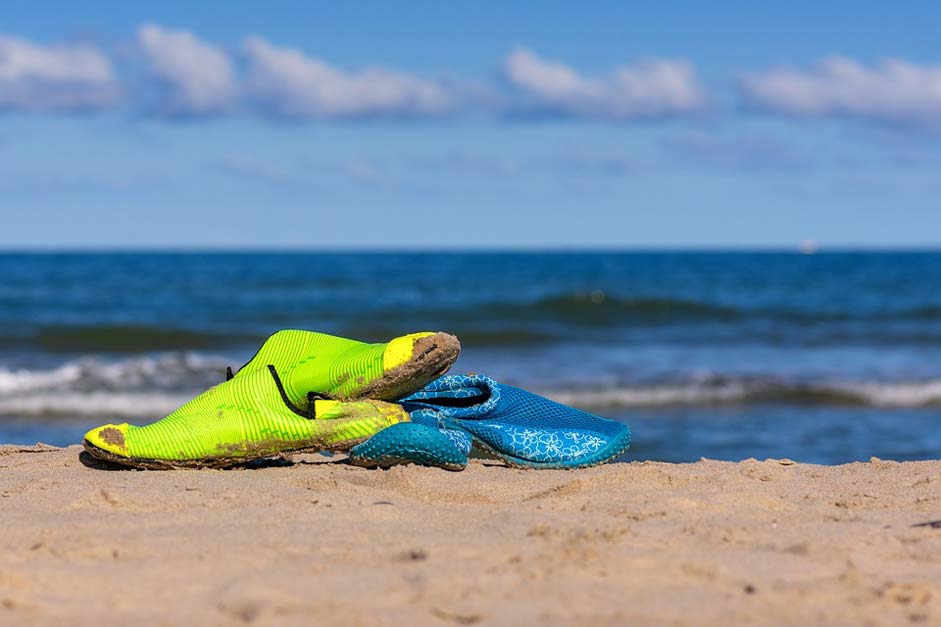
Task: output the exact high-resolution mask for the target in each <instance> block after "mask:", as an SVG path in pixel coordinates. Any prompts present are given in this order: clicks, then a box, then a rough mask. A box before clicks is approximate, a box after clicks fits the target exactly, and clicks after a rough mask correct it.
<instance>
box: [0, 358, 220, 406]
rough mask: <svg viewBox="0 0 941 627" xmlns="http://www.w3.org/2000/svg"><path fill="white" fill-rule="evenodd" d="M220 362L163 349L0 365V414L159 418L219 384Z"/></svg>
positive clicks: (214, 359) (218, 359) (215, 359)
mask: <svg viewBox="0 0 941 627" xmlns="http://www.w3.org/2000/svg"><path fill="white" fill-rule="evenodd" d="M226 363H227V362H226V360H224V359H222V358H219V357H214V356H206V355H199V354H196V353H168V354H164V355H157V356H151V357H136V358H131V359H124V360H120V361H111V362H109V361H104V360H101V359H98V358H82V359H78V360H76V361H72V362H68V363H66V364H63V365H61V366H58V367H56V368H51V369H47V370H28V369H10V368H0V415H6V416H11V415H14V416H33V415H36V416H39V415H42V416H55V415H62V416H70V415H71V416H80V415H92V414H95V415H103V416H123V415H126V416H129V417H130V416H142V417H153V416H161V415H164V414H167V413H169V412H170V411H172V410H173V409H175V408H176V407H178V406H180V405H181V404H183V403H184V402H186V401H187V400H188V399H190V398H192V397H193V396H194V395H195V394H196V393H198V392H200V391H202V390H204V389H206V388H208V387H209V386H210V385H213V384H215V383H218V382H220V381H221V380H222V376H223V371H224V368H225V365H226Z"/></svg>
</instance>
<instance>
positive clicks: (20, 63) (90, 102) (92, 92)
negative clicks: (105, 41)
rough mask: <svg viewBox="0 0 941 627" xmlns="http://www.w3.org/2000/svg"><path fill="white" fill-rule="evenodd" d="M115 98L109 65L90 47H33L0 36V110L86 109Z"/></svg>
mask: <svg viewBox="0 0 941 627" xmlns="http://www.w3.org/2000/svg"><path fill="white" fill-rule="evenodd" d="M118 97H119V91H118V86H117V83H116V81H115V79H114V75H113V73H112V69H111V63H110V61H109V60H108V57H106V56H105V55H104V54H103V53H102V52H100V51H99V50H98V49H96V48H94V47H93V46H90V45H84V44H70V45H59V46H39V45H36V44H34V43H31V42H29V41H26V40H25V39H19V38H16V37H8V36H3V35H0V108H7V109H20V110H25V111H63V110H65V111H68V110H87V109H97V108H102V107H107V106H110V105H112V104H114V103H115V102H116V101H117V100H118Z"/></svg>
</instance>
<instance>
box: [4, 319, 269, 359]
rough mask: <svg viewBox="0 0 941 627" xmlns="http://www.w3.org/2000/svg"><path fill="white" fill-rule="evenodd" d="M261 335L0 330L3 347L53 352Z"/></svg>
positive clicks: (154, 329) (188, 344) (209, 342)
mask: <svg viewBox="0 0 941 627" xmlns="http://www.w3.org/2000/svg"><path fill="white" fill-rule="evenodd" d="M259 338H260V336H259V335H253V334H246V333H223V332H221V331H196V330H190V329H182V328H174V327H160V326H148V325H139V324H104V325H63V326H49V327H39V328H37V329H35V330H34V331H32V332H30V333H16V334H0V348H19V347H33V348H38V349H40V350H43V351H47V352H50V353H56V352H88V351H95V352H101V353H128V352H142V351H155V350H183V349H190V350H196V349H211V348H221V347H226V346H235V345H238V344H240V343H244V342H250V341H251V342H254V341H257V340H259Z"/></svg>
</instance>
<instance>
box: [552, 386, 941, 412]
mask: <svg viewBox="0 0 941 627" xmlns="http://www.w3.org/2000/svg"><path fill="white" fill-rule="evenodd" d="M548 395H549V396H550V397H551V398H552V399H553V400H556V401H558V402H560V403H565V404H567V405H574V406H576V407H588V408H591V407H595V408H598V407H609V408H610V407H614V408H616V407H656V406H669V405H716V404H733V403H742V404H745V403H752V402H783V403H800V404H808V405H813V404H827V405H861V406H872V407H928V406H937V405H941V380H937V379H929V380H921V381H863V382H854V381H833V382H828V383H814V384H807V383H803V382H790V381H769V380H747V379H745V380H735V379H732V380H728V381H721V382H718V383H706V384H704V383H701V382H690V383H683V384H664V385H650V386H623V387H615V388H603V389H581V390H571V391H561V392H549V393H548Z"/></svg>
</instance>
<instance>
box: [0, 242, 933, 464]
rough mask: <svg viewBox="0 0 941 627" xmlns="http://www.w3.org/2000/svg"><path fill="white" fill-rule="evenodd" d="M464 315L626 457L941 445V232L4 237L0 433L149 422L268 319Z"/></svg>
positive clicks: (16, 437)
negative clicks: (205, 245)
mask: <svg viewBox="0 0 941 627" xmlns="http://www.w3.org/2000/svg"><path fill="white" fill-rule="evenodd" d="M282 328H302V329H311V330H316V331H321V332H325V333H331V334H337V335H343V336H347V337H351V338H357V339H362V340H365V341H370V342H379V341H385V340H388V339H390V338H392V337H394V336H397V335H402V334H405V333H410V332H415V331H421V330H444V331H449V332H451V333H454V334H456V335H458V336H459V337H460V339H461V341H462V345H463V352H462V355H461V358H460V359H459V361H458V362H457V364H456V365H455V367H454V371H455V372H469V371H472V372H478V373H484V374H488V375H490V376H492V377H494V378H495V379H497V380H498V381H501V382H504V383H509V384H513V385H517V386H520V387H524V388H527V389H529V390H531V391H533V392H537V393H539V394H543V395H546V396H548V397H550V398H552V399H555V400H557V401H559V402H563V403H567V404H570V405H574V406H576V407H580V408H582V409H585V410H588V411H591V412H594V413H597V414H599V415H602V416H606V417H609V418H612V419H614V420H619V421H622V422H625V423H628V424H629V425H630V426H631V428H632V433H633V444H632V446H631V448H630V449H629V450H628V452H627V453H626V454H625V455H624V457H623V459H626V460H665V461H676V462H681V461H694V460H698V459H700V458H703V457H705V458H710V459H722V460H740V459H746V458H751V457H754V458H758V459H764V458H768V457H772V458H790V459H793V460H796V461H802V462H812V463H821V464H835V463H843V462H851V461H856V460H868V459H870V458H871V457H879V458H882V459H893V460H919V459H937V458H939V457H941V252H922V251H917V252H898V251H895V252H893V251H843V252H819V253H817V254H801V253H799V252H793V253H792V252H739V251H736V252H713V251H710V252H692V251H691V252H679V251H670V252H590V253H589V252H513V253H504V252H479V253H478V252H474V253H378V252H377V253H296V252H290V253H261V252H212V253H196V252H161V253H113V252H107V253H106V252H100V253H98V252H94V253H93V252H87V253H68V254H66V253H61V254H60V253H5V254H0V443H6V444H22V445H27V444H34V443H36V442H44V443H47V444H53V445H59V446H64V445H68V444H78V443H80V442H81V439H82V434H83V433H84V432H85V431H86V430H88V429H90V428H92V427H94V426H97V425H99V424H102V423H104V422H114V421H128V422H130V423H132V424H145V423H147V422H150V421H153V420H155V419H158V418H160V417H161V416H163V415H165V414H167V413H169V412H171V411H172V410H173V409H175V408H176V407H178V406H179V405H181V404H182V403H184V402H186V401H187V400H188V399H190V398H191V397H193V396H194V395H196V394H198V393H200V392H202V391H203V390H205V389H207V388H208V387H210V386H212V385H215V384H216V383H218V382H220V381H222V380H223V377H224V371H225V368H226V366H232V367H233V368H237V367H238V366H240V365H241V364H243V363H244V362H246V361H247V360H248V359H249V358H250V357H251V356H252V354H253V353H254V352H255V350H256V349H257V347H258V346H259V344H260V343H261V342H262V341H263V340H264V338H265V337H267V336H268V335H269V334H270V333H272V332H274V331H277V330H278V329H282Z"/></svg>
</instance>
